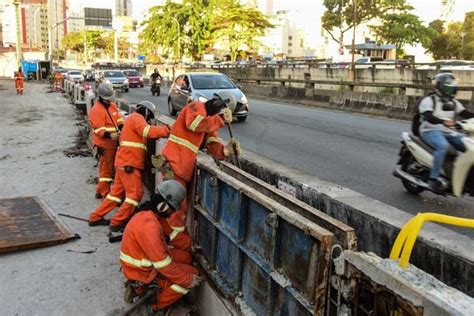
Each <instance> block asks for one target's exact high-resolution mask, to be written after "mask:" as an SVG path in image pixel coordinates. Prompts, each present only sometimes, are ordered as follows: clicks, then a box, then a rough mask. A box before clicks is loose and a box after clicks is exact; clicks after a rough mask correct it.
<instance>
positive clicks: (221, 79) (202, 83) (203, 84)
mask: <svg viewBox="0 0 474 316" xmlns="http://www.w3.org/2000/svg"><path fill="white" fill-rule="evenodd" d="M191 80H192V83H193V87H194V88H195V89H198V90H205V89H234V88H235V86H234V84H233V83H232V82H231V81H230V80H229V79H228V78H227V77H226V76H224V75H193V76H192V77H191Z"/></svg>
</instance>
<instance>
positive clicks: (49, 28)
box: [48, 16, 85, 71]
mask: <svg viewBox="0 0 474 316" xmlns="http://www.w3.org/2000/svg"><path fill="white" fill-rule="evenodd" d="M67 20H85V18H81V17H75V16H69V17H67V18H65V19H63V20H61V21H59V22H57V23H56V24H53V25H50V26H49V27H48V46H49V50H48V54H49V67H50V68H49V69H50V71H52V69H53V42H52V32H53V29H54V28H56V27H58V26H59V25H61V24H62V23H64V22H66V21H67ZM58 50H59V46H58ZM58 62H59V56H58Z"/></svg>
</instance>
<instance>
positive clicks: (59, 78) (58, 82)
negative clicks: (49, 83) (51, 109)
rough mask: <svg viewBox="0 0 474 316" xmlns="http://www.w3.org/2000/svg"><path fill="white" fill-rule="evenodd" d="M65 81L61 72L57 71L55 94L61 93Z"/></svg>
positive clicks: (55, 75)
mask: <svg viewBox="0 0 474 316" xmlns="http://www.w3.org/2000/svg"><path fill="white" fill-rule="evenodd" d="M62 80H63V74H62V73H61V72H60V71H56V73H55V74H54V92H61V82H62Z"/></svg>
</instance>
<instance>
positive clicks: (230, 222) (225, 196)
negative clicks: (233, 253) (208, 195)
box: [218, 185, 245, 239]
mask: <svg viewBox="0 0 474 316" xmlns="http://www.w3.org/2000/svg"><path fill="white" fill-rule="evenodd" d="M241 197H242V196H241V195H240V193H239V191H237V190H235V189H234V188H232V187H231V186H228V185H221V186H219V207H218V214H219V218H220V223H221V224H222V225H223V226H224V227H225V228H226V230H227V231H228V232H229V233H230V234H231V235H232V237H234V238H238V239H239V238H241V236H242V234H243V232H242V228H243V225H242V224H243V223H242V222H241V221H242V219H244V218H245V217H244V216H242V214H241V212H242V211H244V210H242V209H241V200H240V199H241Z"/></svg>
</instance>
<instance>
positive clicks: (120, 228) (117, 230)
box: [109, 225, 124, 233]
mask: <svg viewBox="0 0 474 316" xmlns="http://www.w3.org/2000/svg"><path fill="white" fill-rule="evenodd" d="M123 229H124V226H123V225H117V226H113V225H110V226H109V230H110V232H111V233H120V232H123Z"/></svg>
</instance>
